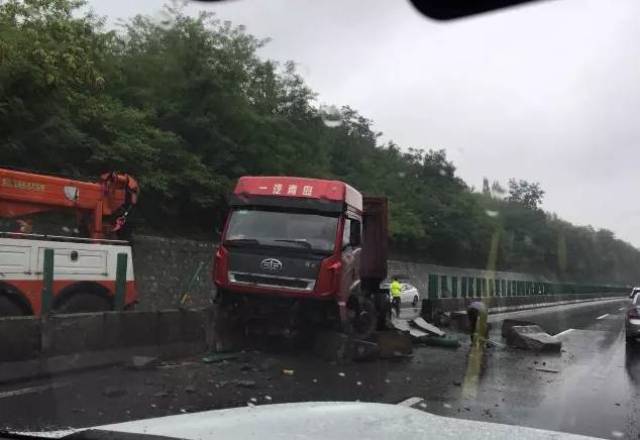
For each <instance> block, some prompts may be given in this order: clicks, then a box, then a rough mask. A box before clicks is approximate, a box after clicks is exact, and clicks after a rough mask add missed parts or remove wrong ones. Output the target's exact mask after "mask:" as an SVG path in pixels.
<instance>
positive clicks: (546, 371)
mask: <svg viewBox="0 0 640 440" xmlns="http://www.w3.org/2000/svg"><path fill="white" fill-rule="evenodd" d="M536 371H541V372H543V373H559V372H560V370H554V369H553V368H536Z"/></svg>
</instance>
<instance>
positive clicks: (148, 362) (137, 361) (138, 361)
mask: <svg viewBox="0 0 640 440" xmlns="http://www.w3.org/2000/svg"><path fill="white" fill-rule="evenodd" d="M157 362H158V358H156V357H152V356H132V357H131V360H130V361H129V365H128V366H129V367H130V368H133V369H136V370H142V369H145V368H151V367H153V366H154V365H155V364H157Z"/></svg>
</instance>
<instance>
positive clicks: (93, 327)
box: [0, 309, 215, 380]
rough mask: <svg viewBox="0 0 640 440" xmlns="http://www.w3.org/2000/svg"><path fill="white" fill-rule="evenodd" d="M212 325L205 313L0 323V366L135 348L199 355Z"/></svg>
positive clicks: (72, 316)
mask: <svg viewBox="0 0 640 440" xmlns="http://www.w3.org/2000/svg"><path fill="white" fill-rule="evenodd" d="M213 319H214V316H213V313H212V312H211V310H209V309H200V310H177V309H176V310H162V311H158V312H100V313H78V314H70V315H52V316H49V317H42V318H38V317H33V316H26V317H11V318H0V366H1V364H2V363H4V362H14V361H24V360H29V359H45V358H55V357H59V356H63V355H72V354H78V353H87V352H102V351H108V350H123V349H130V348H135V347H158V346H168V345H176V344H185V345H189V346H192V347H200V348H201V349H202V350H204V349H206V348H207V347H210V346H213V344H214V342H215V341H214V340H213V336H212V335H213V330H212V328H213ZM0 380H1V378H0Z"/></svg>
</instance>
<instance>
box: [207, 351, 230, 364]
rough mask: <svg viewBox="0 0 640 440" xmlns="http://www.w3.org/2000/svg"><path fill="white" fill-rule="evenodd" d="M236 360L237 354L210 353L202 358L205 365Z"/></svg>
mask: <svg viewBox="0 0 640 440" xmlns="http://www.w3.org/2000/svg"><path fill="white" fill-rule="evenodd" d="M234 359H238V353H218V352H212V353H209V354H207V355H206V356H204V357H203V358H202V362H204V363H205V364H215V363H218V362H222V361H230V360H234Z"/></svg>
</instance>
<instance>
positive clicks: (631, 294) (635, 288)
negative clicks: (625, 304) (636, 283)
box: [629, 287, 640, 299]
mask: <svg viewBox="0 0 640 440" xmlns="http://www.w3.org/2000/svg"><path fill="white" fill-rule="evenodd" d="M638 292H640V287H634V288H633V289H631V293H630V294H629V298H631V299H633V297H634V296H636V293H638Z"/></svg>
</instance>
